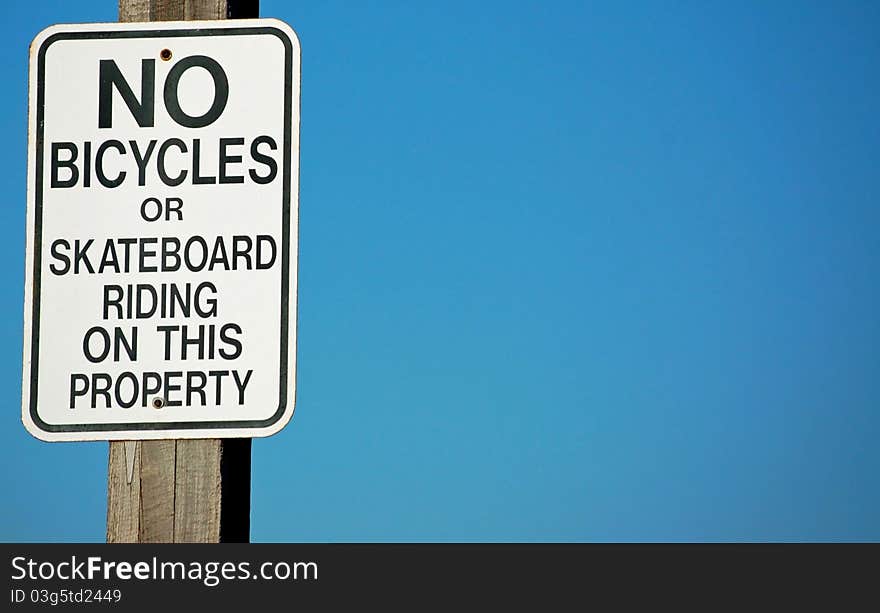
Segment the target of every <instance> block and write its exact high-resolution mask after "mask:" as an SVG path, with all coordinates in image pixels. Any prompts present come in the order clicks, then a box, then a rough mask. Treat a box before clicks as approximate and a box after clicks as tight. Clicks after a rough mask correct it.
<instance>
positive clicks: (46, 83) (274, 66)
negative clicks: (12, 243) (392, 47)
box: [22, 19, 300, 441]
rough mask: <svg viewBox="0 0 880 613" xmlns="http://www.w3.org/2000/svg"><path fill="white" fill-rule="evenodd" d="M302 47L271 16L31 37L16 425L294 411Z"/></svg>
mask: <svg viewBox="0 0 880 613" xmlns="http://www.w3.org/2000/svg"><path fill="white" fill-rule="evenodd" d="M299 99H300V50H299V41H298V40H297V37H296V35H295V33H294V32H293V30H292V29H291V28H290V27H289V26H287V25H286V24H284V23H282V22H280V21H276V20H271V19H253V20H243V21H210V22H192V21H189V22H164V23H161V24H159V23H142V24H122V23H120V24H115V23H114V24H83V25H59V26H52V27H50V28H48V29H46V30H44V31H43V32H41V33H40V34H39V35H38V36H37V37H36V39H35V40H34V42H33V43H32V45H31V52H30V101H29V119H28V121H29V124H28V125H29V143H28V209H27V253H26V282H25V299H24V303H25V304H24V306H25V309H24V356H23V384H22V421H23V422H24V424H25V427H26V428H27V429H28V431H30V432H31V433H32V434H33V435H34V436H36V437H38V438H40V439H43V440H50V441H66V440H135V439H161V438H228V437H254V436H268V435H270V434H273V433H275V432H277V431H278V430H280V429H281V428H282V427H284V425H285V424H286V423H287V422H288V421H289V420H290V417H291V416H292V414H293V408H294V398H295V380H296V378H295V364H296V285H297V284H296V280H297V277H296V273H297V218H298V191H299Z"/></svg>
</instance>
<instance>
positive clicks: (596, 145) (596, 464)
mask: <svg viewBox="0 0 880 613" xmlns="http://www.w3.org/2000/svg"><path fill="white" fill-rule="evenodd" d="M261 5H262V11H261V12H262V15H263V16H266V17H277V18H280V19H283V20H285V21H286V22H288V23H289V24H290V25H291V26H293V28H294V29H296V30H297V32H298V34H299V37H300V40H301V43H302V48H303V62H302V65H303V81H302V143H301V180H302V185H301V192H300V235H301V236H300V268H299V270H300V287H299V348H298V368H299V372H298V376H297V408H296V415H295V416H294V418H293V420H292V422H291V423H290V425H289V426H288V427H287V428H286V429H285V430H284V431H282V432H281V433H280V434H278V435H276V436H274V437H272V438H269V439H265V440H257V441H255V442H254V450H253V494H252V538H253V540H255V541H450V540H451V541H643V540H647V541H657V540H659V541H665V540H676V541H678V540H684V541H702V540H713V541H742V540H823V541H824V540H829V541H836V540H872V541H876V540H880V523H878V520H877V518H878V517H880V478H878V475H880V446H878V445H877V440H878V438H880V387H878V381H880V350H878V347H880V316H878V313H880V290H878V283H877V279H878V276H877V269H878V264H880V236H878V228H880V183H878V177H880V173H878V171H877V168H878V164H880V124H878V120H877V109H878V108H880V104H878V103H880V82H878V75H880V70H878V66H880V37H878V36H877V32H878V31H880V30H878V26H880V7H878V5H877V4H876V3H872V2H824V3H816V2H774V3H769V4H768V3H759V2H736V3H729V2H727V3H723V2H717V3H716V2H696V1H695V2H632V3H617V2H607V3H590V2H565V1H555V2H503V3H502V2H494V1H491V2H490V1H487V2H480V3H472V2H468V3H465V2H458V1H456V2H443V3H429V2H396V1H395V2H392V1H385V2H369V3H367V2H358V3H355V2H320V3H319V2H289V3H288V2H283V1H280V0H279V1H275V2H272V1H269V0H263V2H262V3H261ZM3 10H4V14H3V17H4V19H3V22H4V23H5V29H4V36H3V38H2V41H0V45H2V47H3V48H2V51H3V53H2V55H0V58H2V59H0V71H2V78H3V82H4V83H5V88H4V94H3V95H2V97H0V111H2V113H0V121H2V125H0V130H2V133H3V134H4V135H5V145H6V146H5V147H2V148H0V165H2V168H3V169H4V172H3V173H2V174H0V186H2V193H3V198H4V206H2V207H0V232H2V238H3V240H2V241H0V258H2V261H3V262H4V263H5V265H4V266H3V267H2V269H0V280H2V282H3V283H4V284H5V286H6V291H5V292H2V294H0V312H2V315H3V317H2V320H0V321H2V328H0V330H2V334H3V344H2V351H0V381H2V387H3V389H5V390H6V391H7V392H8V394H7V402H6V404H5V409H4V410H3V411H2V421H0V462H2V464H3V465H4V466H5V470H3V471H2V472H0V489H2V491H4V492H5V495H4V496H3V497H2V499H0V540H5V541H100V540H102V539H103V537H104V529H105V524H104V522H105V511H106V507H105V495H106V470H107V444H106V443H55V444H49V443H43V442H40V441H37V440H36V439H33V438H32V437H31V436H30V435H29V434H27V433H26V432H25V430H24V428H23V427H22V425H21V423H20V405H19V394H20V385H21V384H20V376H21V343H22V326H21V321H22V287H23V278H24V276H23V269H24V236H25V222H24V219H25V203H26V200H25V183H26V181H25V169H26V138H27V136H26V134H27V133H26V115H27V49H28V44H29V42H30V39H31V38H32V37H33V36H34V35H35V34H36V33H37V32H39V31H40V30H41V29H43V28H44V27H46V26H47V25H50V24H52V23H60V22H89V21H113V20H115V18H116V8H115V2H112V1H111V0H101V1H93V2H85V1H84V2H76V3H71V2H65V1H62V0H55V1H49V0H47V1H44V2H39V3H30V4H27V3H9V5H7V6H6V7H5V8H4V9H3Z"/></svg>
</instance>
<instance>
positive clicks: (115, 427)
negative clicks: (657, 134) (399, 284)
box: [30, 26, 293, 432]
mask: <svg viewBox="0 0 880 613" xmlns="http://www.w3.org/2000/svg"><path fill="white" fill-rule="evenodd" d="M255 34H257V35H259V34H268V35H270V36H276V37H278V38H279V39H280V40H281V42H282V43H283V44H284V162H283V163H284V176H283V185H282V191H283V194H282V200H283V203H282V206H283V209H282V222H281V223H282V226H283V227H282V241H281V329H280V334H281V360H280V373H279V379H280V384H279V385H280V389H279V392H278V394H279V395H278V410H277V411H276V412H275V413H274V414H273V415H272V416H271V417H268V418H266V419H260V420H238V421H174V422H160V423H153V422H136V423H106V424H60V425H59V424H50V423H47V422H45V421H43V420H42V419H41V418H40V415H39V413H38V412H37V392H38V385H37V376H38V370H39V363H40V362H39V356H40V281H41V265H42V223H43V114H44V108H43V107H44V104H45V84H44V77H45V68H46V50H47V49H48V48H49V46H50V45H51V44H52V43H54V42H56V41H59V40H78V39H107V38H175V37H193V36H235V35H251V36H252V35H255ZM292 77H293V45H292V43H291V41H290V38H289V37H288V36H287V34H286V33H285V32H283V31H282V30H281V29H279V28H275V27H271V26H257V27H232V28H199V29H195V28H192V29H189V28H187V29H174V30H162V29H154V30H118V31H117V30H105V31H95V32H58V33H56V34H53V35H52V36H49V37H48V38H47V39H46V40H45V41H43V43H42V44H41V45H40V49H39V51H38V52H37V104H36V107H37V108H36V113H37V117H36V120H37V121H36V122H37V125H36V130H37V132H36V154H35V155H36V160H35V187H36V190H35V192H34V200H35V202H34V205H35V206H34V243H33V249H34V268H33V296H32V298H33V300H32V301H33V305H32V309H33V310H32V313H31V386H30V387H31V390H30V391H31V393H30V415H31V419H32V420H33V422H34V425H36V426H37V427H38V428H40V429H41V430H43V431H45V432H120V431H129V430H131V431H141V430H154V431H163V430H199V429H203V430H224V429H237V428H267V427H268V426H271V425H273V424H275V423H276V422H278V421H279V420H280V419H281V418H282V417H283V416H284V414H285V412H286V410H287V383H288V382H287V364H288V357H289V356H288V345H289V342H288V330H289V322H288V311H289V308H290V180H291V176H290V175H291V172H290V162H291V159H290V156H291V151H290V146H291V138H292V134H291V123H292V117H291V114H292V113H291V112H292V110H293V100H292V98H293V94H292V91H291V86H292Z"/></svg>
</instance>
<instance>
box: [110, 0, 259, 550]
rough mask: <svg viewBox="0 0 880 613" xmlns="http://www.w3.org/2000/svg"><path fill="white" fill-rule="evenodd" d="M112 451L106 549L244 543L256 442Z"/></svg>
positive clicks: (149, 1)
mask: <svg viewBox="0 0 880 613" xmlns="http://www.w3.org/2000/svg"><path fill="white" fill-rule="evenodd" d="M258 15H259V0H119V21H172V20H184V19H186V20H196V19H226V18H230V19H235V18H251V17H257V16H258ZM126 445H127V443H124V442H111V443H110V460H109V467H108V478H107V542H108V543H218V542H229V543H246V542H248V541H249V540H250V510H251V503H250V495H251V440H250V439H225V440H215V439H212V440H163V441H140V442H138V443H137V444H136V445H133V446H132V445H130V444H129V447H133V450H130V451H131V453H132V454H133V458H132V457H130V458H128V460H129V463H131V462H133V464H134V466H133V469H132V478H131V480H130V481H131V482H130V483H129V478H128V476H129V471H128V467H127V466H126Z"/></svg>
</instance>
